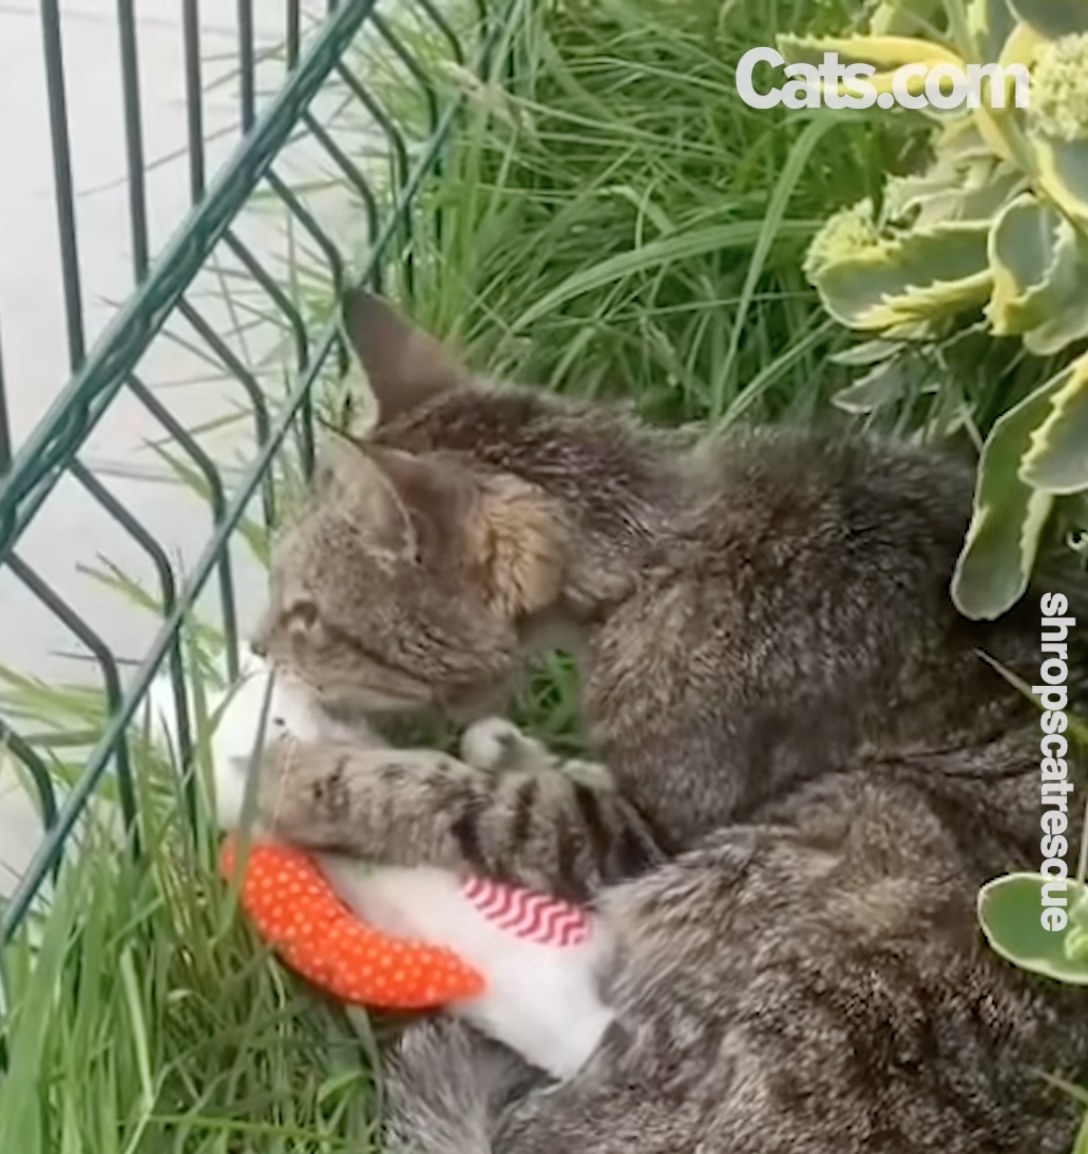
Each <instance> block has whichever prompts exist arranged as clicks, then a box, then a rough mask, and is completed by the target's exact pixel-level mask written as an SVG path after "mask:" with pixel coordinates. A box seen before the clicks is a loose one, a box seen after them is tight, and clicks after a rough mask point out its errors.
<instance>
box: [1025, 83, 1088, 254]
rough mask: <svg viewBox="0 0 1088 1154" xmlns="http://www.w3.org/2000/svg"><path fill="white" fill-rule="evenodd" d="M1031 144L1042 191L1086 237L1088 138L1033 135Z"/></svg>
mask: <svg viewBox="0 0 1088 1154" xmlns="http://www.w3.org/2000/svg"><path fill="white" fill-rule="evenodd" d="M1085 66H1086V67H1088V62H1086V64H1085ZM1034 146H1035V158H1036V164H1037V165H1038V170H1039V177H1038V179H1039V183H1040V184H1041V185H1042V188H1043V191H1044V192H1045V193H1046V194H1047V196H1049V197H1050V198H1051V200H1053V201H1054V203H1055V204H1056V205H1058V206H1059V207H1060V208H1061V210H1062V211H1063V212H1064V213H1066V214H1067V215H1068V216H1069V217H1070V218H1071V219H1072V220H1073V221H1074V222H1075V223H1076V224H1077V226H1078V227H1079V229H1080V230H1081V232H1082V233H1083V234H1084V235H1085V236H1088V139H1086V140H1055V139H1053V138H1040V137H1035V138H1034Z"/></svg>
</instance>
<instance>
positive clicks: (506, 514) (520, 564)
mask: <svg viewBox="0 0 1088 1154" xmlns="http://www.w3.org/2000/svg"><path fill="white" fill-rule="evenodd" d="M366 455H367V456H369V457H370V458H371V459H372V460H373V461H374V463H375V464H376V465H377V466H378V468H380V469H381V470H382V472H383V473H384V474H385V477H386V480H387V481H388V483H389V484H390V485H391V486H392V487H393V489H395V491H396V494H397V499H398V500H399V502H400V505H401V507H402V508H403V509H404V510H405V512H406V514H407V516H408V518H409V520H410V523H411V525H412V531H413V535H414V540H415V542H416V545H417V547H418V550H419V556H420V559H421V560H424V561H426V562H428V563H431V564H436V565H443V564H446V565H449V564H456V563H459V562H465V563H467V564H468V567H469V568H470V569H471V570H472V571H473V572H474V573H476V574H477V575H478V577H479V579H480V581H481V582H482V585H483V588H484V591H485V593H486V594H487V596H488V598H489V599H490V600H491V601H492V602H493V603H494V604H495V605H496V606H497V607H498V608H499V609H500V610H501V611H502V612H503V614H504V615H505V616H507V617H509V618H511V619H517V618H520V617H522V616H524V615H526V614H529V613H535V612H537V611H539V610H542V609H544V608H546V607H547V606H548V605H550V604H551V603H552V602H554V601H555V599H556V598H557V597H558V596H559V591H560V588H561V585H562V579H563V571H564V567H565V539H566V534H565V533H564V532H563V528H562V523H561V520H560V517H559V515H558V512H557V510H556V509H555V507H554V505H553V504H552V502H551V501H549V500H548V499H547V498H546V497H545V496H544V494H543V493H542V492H541V491H540V490H539V489H537V488H536V486H534V485H530V484H528V483H527V482H524V481H521V480H519V479H518V478H516V477H513V476H510V475H507V474H502V475H499V476H487V477H477V476H475V475H474V474H473V473H471V472H470V471H469V470H468V469H465V468H463V467H462V466H461V465H459V464H457V463H456V462H453V461H449V460H443V459H441V458H438V457H429V456H415V455H413V454H411V453H402V452H399V451H398V450H395V449H389V448H386V447H384V446H374V445H372V446H368V447H367V449H366Z"/></svg>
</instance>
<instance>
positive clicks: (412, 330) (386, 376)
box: [343, 289, 469, 424]
mask: <svg viewBox="0 0 1088 1154" xmlns="http://www.w3.org/2000/svg"><path fill="white" fill-rule="evenodd" d="M343 320H344V330H345V332H346V333H347V336H348V339H349V340H350V341H351V345H352V348H353V349H354V350H355V353H356V355H357V356H358V358H359V361H360V363H361V364H362V366H363V370H364V371H365V372H366V376H367V380H368V382H369V384H370V387H371V389H372V390H373V393H374V397H375V399H376V400H377V402H378V422H379V424H385V423H388V422H389V421H391V420H393V418H395V417H397V416H399V415H400V414H402V413H406V412H408V411H409V410H410V409H414V408H415V407H416V406H417V405H420V404H423V403H424V402H425V401H429V400H430V399H431V398H432V397H436V396H438V395H439V394H440V393H444V392H446V391H447V390H449V389H456V388H459V387H460V386H462V385H464V384H466V383H467V382H468V379H469V374H468V373H467V372H466V371H465V369H464V368H463V367H462V366H461V365H460V363H459V362H458V361H457V359H456V358H455V357H454V356H453V355H452V354H451V353H449V352H448V351H447V350H446V349H445V348H443V346H442V345H441V344H440V343H439V342H438V341H436V340H435V339H434V337H432V336H430V335H429V334H428V333H425V332H423V331H422V329H417V328H416V327H415V326H414V325H412V324H411V323H410V322H409V321H408V320H406V319H405V318H404V317H403V316H401V314H400V313H399V312H397V310H396V309H394V308H393V306H392V305H391V304H390V303H389V302H388V301H386V300H384V299H383V298H382V297H379V296H375V295H374V294H373V293H370V292H367V291H366V290H365V289H352V290H349V292H348V293H347V294H346V296H345V297H344V303H343Z"/></svg>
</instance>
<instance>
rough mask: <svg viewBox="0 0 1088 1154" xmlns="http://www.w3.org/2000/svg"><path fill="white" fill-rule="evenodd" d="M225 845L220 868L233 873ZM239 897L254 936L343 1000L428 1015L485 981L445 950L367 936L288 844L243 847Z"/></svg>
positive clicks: (476, 991)
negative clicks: (244, 859) (244, 857)
mask: <svg viewBox="0 0 1088 1154" xmlns="http://www.w3.org/2000/svg"><path fill="white" fill-rule="evenodd" d="M234 861H235V852H234V845H233V843H232V842H231V841H229V840H228V841H226V842H224V843H223V848H222V853H221V856H220V869H221V871H222V873H223V875H224V877H230V876H231V875H232V874H233V872H234ZM239 899H240V902H241V905H242V909H243V910H244V911H245V914H246V916H247V917H248V918H249V920H250V921H251V922H252V924H253V926H254V928H255V929H256V931H257V933H258V934H260V936H261V937H262V938H263V939H264V940H265V941H266V942H268V943H269V945H271V946H272V947H273V949H274V950H275V951H276V953H277V954H279V956H280V957H281V958H282V959H283V960H284V962H286V963H287V965H288V966H290V967H291V969H292V970H294V971H295V972H296V973H298V974H301V975H302V977H304V978H306V979H307V980H308V981H310V982H313V984H314V985H315V986H319V987H320V988H321V989H323V990H325V991H327V992H328V993H330V994H332V995H333V996H334V997H336V998H339V999H340V1000H341V1001H344V1002H354V1003H358V1004H359V1005H363V1006H368V1007H370V1008H371V1009H377V1010H431V1009H437V1008H438V1007H440V1006H444V1005H446V1004H447V1003H449V1002H454V1001H460V1000H462V999H466V998H474V997H477V996H478V995H480V994H482V993H483V992H484V988H485V985H486V983H485V981H484V979H483V976H482V975H481V974H479V973H477V971H476V970H474V969H473V968H472V967H471V966H469V965H467V964H466V963H465V962H463V961H462V960H461V959H460V958H459V957H458V956H457V955H456V954H455V953H453V951H452V950H447V949H445V948H443V947H442V946H430V945H425V944H423V943H422V942H410V941H402V940H401V939H399V938H393V937H390V936H388V935H387V934H383V933H379V932H378V931H377V930H372V929H371V928H370V927H369V926H367V925H365V924H364V923H363V922H361V921H359V920H358V919H357V918H356V917H355V915H354V914H353V913H352V912H351V911H350V910H349V909H348V908H347V906H345V905H344V903H343V902H341V901H340V899H339V898H338V897H337V896H336V894H335V893H334V891H333V889H332V887H331V886H330V885H329V883H328V881H327V880H326V879H325V876H324V875H323V874H322V873H321V870H320V869H319V868H318V866H317V863H316V862H314V860H313V859H312V858H311V857H309V856H308V855H307V854H306V853H304V852H303V851H301V850H298V849H295V848H294V847H292V846H287V845H280V844H275V843H270V842H261V843H258V844H257V845H253V846H250V849H249V857H248V860H247V862H246V869H245V874H244V876H243V877H242V885H241V891H240V895H239Z"/></svg>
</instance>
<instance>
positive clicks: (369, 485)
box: [311, 429, 417, 556]
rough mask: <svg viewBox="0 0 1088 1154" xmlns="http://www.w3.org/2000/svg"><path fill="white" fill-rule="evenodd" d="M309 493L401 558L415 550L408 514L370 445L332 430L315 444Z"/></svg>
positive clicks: (390, 478) (415, 544)
mask: <svg viewBox="0 0 1088 1154" xmlns="http://www.w3.org/2000/svg"><path fill="white" fill-rule="evenodd" d="M311 491H312V492H313V493H314V494H315V495H316V496H317V498H318V499H319V500H320V501H321V503H322V505H323V506H324V507H325V508H326V509H331V510H334V511H336V512H338V513H339V514H340V515H341V516H342V517H343V519H344V520H345V521H346V522H347V523H348V524H349V525H351V527H352V528H353V529H356V530H358V531H359V532H361V533H365V534H366V535H367V537H368V538H369V539H370V540H372V541H373V542H374V543H375V544H378V545H380V546H381V547H382V548H383V549H388V550H389V551H391V552H394V553H396V554H398V555H401V556H408V555H411V554H414V553H415V551H416V548H417V542H416V536H415V529H414V526H413V522H412V517H411V515H410V512H409V510H408V508H407V506H406V505H405V503H404V501H403V500H402V498H401V495H400V491H399V489H398V487H397V485H396V484H395V483H394V481H393V478H392V477H391V476H390V474H389V471H388V470H387V469H386V468H385V467H384V465H383V463H382V462H381V461H379V460H378V459H377V458H376V455H375V453H374V452H373V451H372V450H371V448H370V446H368V445H366V444H364V443H363V442H360V441H356V440H354V439H352V438H351V437H348V436H345V435H344V434H343V433H338V432H336V431H335V430H333V429H328V430H326V432H325V435H324V437H323V438H322V440H321V442H320V444H319V445H318V448H317V459H316V461H315V463H314V474H313V480H312V481H311Z"/></svg>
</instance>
